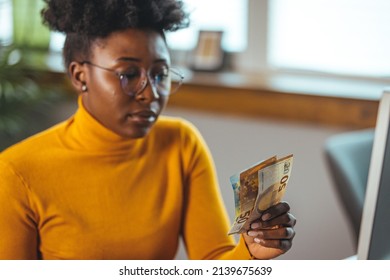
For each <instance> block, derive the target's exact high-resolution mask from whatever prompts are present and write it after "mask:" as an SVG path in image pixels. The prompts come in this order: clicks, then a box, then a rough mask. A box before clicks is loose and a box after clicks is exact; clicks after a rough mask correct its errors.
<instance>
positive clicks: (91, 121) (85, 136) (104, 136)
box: [62, 96, 143, 153]
mask: <svg viewBox="0 0 390 280" xmlns="http://www.w3.org/2000/svg"><path fill="white" fill-rule="evenodd" d="M64 136H65V137H63V138H64V139H62V140H63V141H64V142H65V144H66V145H67V146H69V148H71V149H75V150H84V151H90V152H93V151H94V152H99V153H105V152H109V153H123V152H127V153H128V152H129V151H130V150H131V149H132V148H134V146H135V145H137V144H141V143H142V142H143V138H140V139H128V138H124V137H122V136H120V135H118V134H116V133H114V132H113V131H111V130H109V129H108V128H106V127H105V126H103V125H102V124H101V123H100V122H98V121H97V120H96V119H95V118H94V117H93V116H92V115H91V114H90V113H89V112H88V111H87V109H86V108H85V107H84V104H83V102H82V98H81V96H79V98H78V110H77V111H76V113H75V115H74V116H73V117H72V118H71V119H70V120H69V121H68V124H67V129H66V135H64Z"/></svg>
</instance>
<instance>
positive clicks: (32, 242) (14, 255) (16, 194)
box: [0, 160, 38, 260]
mask: <svg viewBox="0 0 390 280" xmlns="http://www.w3.org/2000/svg"><path fill="white" fill-rule="evenodd" d="M37 246H38V234H37V228H36V223H35V222H34V215H33V212H32V211H31V208H30V203H29V197H28V189H27V185H26V184H25V183H24V181H23V179H22V177H21V176H20V175H19V174H18V173H17V172H15V170H14V169H13V168H12V167H11V166H10V165H9V164H7V163H5V162H2V161H1V160H0V259H6V260H14V259H37V258H38V254H37V251H38V250H37Z"/></svg>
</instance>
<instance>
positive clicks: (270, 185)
mask: <svg viewBox="0 0 390 280" xmlns="http://www.w3.org/2000/svg"><path fill="white" fill-rule="evenodd" d="M292 163H293V155H288V156H286V157H283V158H280V159H278V158H277V157H276V156H273V157H271V158H269V159H266V160H263V161H260V162H258V163H256V164H255V165H253V166H251V167H249V168H248V169H246V170H244V171H242V172H240V173H237V174H235V175H233V176H231V177H230V182H231V184H232V187H233V192H234V203H235V219H234V222H233V225H232V227H231V228H230V230H229V232H228V234H235V233H243V232H246V231H247V230H248V229H249V227H250V224H251V223H252V222H253V221H255V220H257V219H259V218H260V217H261V215H262V213H263V212H264V211H265V210H266V209H268V208H269V207H271V206H273V205H275V204H277V203H279V202H280V201H281V200H282V197H283V195H284V193H285V191H286V186H287V183H288V181H289V179H290V175H291V168H292Z"/></svg>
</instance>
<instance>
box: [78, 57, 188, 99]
mask: <svg viewBox="0 0 390 280" xmlns="http://www.w3.org/2000/svg"><path fill="white" fill-rule="evenodd" d="M80 63H81V64H88V65H91V66H94V67H97V68H99V69H102V70H105V71H108V72H111V73H113V74H115V75H116V76H117V77H118V78H119V82H120V85H121V87H122V90H123V92H124V93H125V94H127V95H129V96H131V97H135V96H136V95H137V94H138V93H140V92H141V91H143V90H144V89H145V88H146V86H147V84H148V81H149V83H150V85H151V86H152V89H153V90H154V91H155V92H156V93H157V94H159V95H160V96H168V95H170V94H173V93H175V92H176V91H177V90H178V88H179V87H180V86H181V84H182V83H183V79H184V75H183V74H181V73H180V72H179V71H177V70H175V69H172V68H169V67H167V66H165V65H164V66H161V65H159V66H155V67H152V68H150V69H149V70H148V71H146V70H145V69H144V68H140V67H131V68H130V69H129V70H126V71H125V72H119V71H116V70H114V69H109V68H106V67H103V66H99V65H96V64H94V63H92V62H90V61H87V60H85V61H82V62H80Z"/></svg>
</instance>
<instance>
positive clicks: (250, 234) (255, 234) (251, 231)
mask: <svg viewBox="0 0 390 280" xmlns="http://www.w3.org/2000/svg"><path fill="white" fill-rule="evenodd" d="M248 235H249V236H252V237H253V236H257V232H256V231H253V230H250V231H248Z"/></svg>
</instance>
